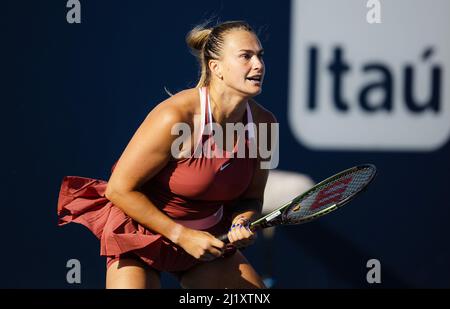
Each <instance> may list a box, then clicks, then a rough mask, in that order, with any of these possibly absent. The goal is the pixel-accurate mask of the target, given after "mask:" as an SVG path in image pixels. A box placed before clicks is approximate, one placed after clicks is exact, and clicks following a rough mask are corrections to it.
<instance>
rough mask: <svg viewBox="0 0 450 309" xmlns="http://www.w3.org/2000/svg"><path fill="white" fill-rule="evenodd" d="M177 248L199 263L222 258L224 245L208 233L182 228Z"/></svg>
mask: <svg viewBox="0 0 450 309" xmlns="http://www.w3.org/2000/svg"><path fill="white" fill-rule="evenodd" d="M176 244H177V245H178V246H180V247H181V248H183V249H184V250H185V251H186V252H187V253H189V254H190V255H192V256H193V257H194V258H196V259H198V260H200V261H205V262H206V261H212V260H214V259H216V258H218V257H220V256H222V254H223V251H224V250H225V243H224V242H223V241H220V240H219V239H217V238H216V237H214V236H213V235H211V234H210V233H208V232H203V231H197V230H193V229H190V228H186V227H183V229H182V231H181V232H180V235H179V238H178V241H177V243H176Z"/></svg>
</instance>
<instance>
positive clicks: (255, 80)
mask: <svg viewBox="0 0 450 309" xmlns="http://www.w3.org/2000/svg"><path fill="white" fill-rule="evenodd" d="M246 79H247V80H249V81H251V82H252V83H253V84H259V83H261V81H262V76H261V75H255V76H249V77H247V78H246Z"/></svg>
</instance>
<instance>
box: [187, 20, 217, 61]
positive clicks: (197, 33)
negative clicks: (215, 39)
mask: <svg viewBox="0 0 450 309" xmlns="http://www.w3.org/2000/svg"><path fill="white" fill-rule="evenodd" d="M211 32H212V28H204V27H203V26H197V27H195V28H194V29H192V30H191V31H190V32H189V33H188V34H187V35H186V43H187V45H188V46H189V48H190V49H191V50H192V51H193V52H195V54H198V53H199V52H200V51H201V50H202V49H203V47H204V46H205V43H206V41H207V40H208V36H209V34H210V33H211Z"/></svg>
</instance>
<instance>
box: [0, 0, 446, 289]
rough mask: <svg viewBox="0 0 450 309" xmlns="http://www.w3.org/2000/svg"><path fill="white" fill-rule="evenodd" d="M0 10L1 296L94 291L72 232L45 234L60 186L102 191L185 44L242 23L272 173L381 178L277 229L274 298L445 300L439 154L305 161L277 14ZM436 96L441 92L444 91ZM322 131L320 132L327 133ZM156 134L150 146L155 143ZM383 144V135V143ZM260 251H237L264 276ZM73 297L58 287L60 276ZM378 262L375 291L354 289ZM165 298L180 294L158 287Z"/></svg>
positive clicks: (86, 251)
mask: <svg viewBox="0 0 450 309" xmlns="http://www.w3.org/2000/svg"><path fill="white" fill-rule="evenodd" d="M81 4H82V7H81V8H82V17H81V18H82V23H81V24H68V23H67V22H66V12H67V10H68V9H67V8H66V1H63V0H61V1H6V2H2V8H1V10H0V14H1V18H0V23H1V29H2V31H1V33H2V35H1V38H2V43H1V51H0V53H1V58H0V59H1V92H0V102H1V108H2V116H3V117H2V121H1V125H2V133H3V134H2V139H3V142H4V144H5V145H6V147H5V148H3V151H2V162H3V175H4V177H3V179H2V186H1V187H2V197H3V200H2V217H3V220H2V227H3V235H2V236H3V237H2V242H1V243H2V245H1V248H2V250H1V254H0V259H1V260H0V261H1V264H0V265H1V274H2V275H1V277H2V280H0V287H2V288H103V287H104V280H105V259H104V258H103V257H100V256H99V244H98V241H97V240H96V238H95V237H94V236H93V235H92V234H91V233H90V232H89V231H88V230H87V229H85V228H84V227H82V226H81V225H76V224H72V225H67V226H64V227H57V226H56V204H57V196H58V191H59V185H60V182H61V180H62V178H63V176H65V175H79V176H86V177H92V178H99V179H108V177H109V172H110V168H111V166H112V164H113V163H114V162H115V160H116V159H117V158H118V157H119V155H120V154H121V152H122V151H123V148H124V147H125V146H126V144H127V142H128V140H129V139H130V138H131V136H132V134H133V133H134V131H135V130H136V129H137V127H138V126H139V124H140V123H141V122H142V120H143V119H144V118H145V116H146V115H147V113H148V112H149V111H150V110H151V109H152V107H153V106H155V105H156V104H157V103H159V102H160V101H162V100H164V99H165V98H166V97H167V95H166V93H165V92H164V87H167V88H168V89H170V90H171V91H172V92H177V91H180V90H182V89H185V88H190V87H193V86H195V84H196V81H197V63H196V61H195V59H194V57H193V56H192V55H190V53H189V51H188V48H187V46H186V44H185V41H184V38H185V35H186V33H187V32H188V31H189V30H190V29H191V28H192V27H193V26H195V25H196V24H198V23H200V22H202V21H204V20H205V19H206V18H209V17H211V16H216V17H219V19H220V20H221V21H225V20H235V19H245V20H246V21H248V22H249V23H250V24H251V25H252V26H253V27H254V28H255V29H256V30H257V31H259V33H260V39H261V42H262V44H263V46H264V48H265V51H266V52H265V63H266V67H267V74H266V78H265V82H264V91H263V93H262V94H261V95H260V96H258V97H257V98H256V99H257V100H258V102H260V103H261V104H262V105H264V106H265V107H266V108H268V109H269V110H271V111H272V112H273V113H274V114H275V115H276V117H277V118H278V121H279V123H280V164H279V168H280V169H286V170H292V171H298V172H301V173H304V174H307V175H309V176H310V177H312V178H313V179H314V180H315V181H320V180H322V179H323V178H326V177H328V176H330V175H331V174H333V173H335V172H338V171H340V170H342V169H344V168H348V167H351V166H354V165H356V164H359V163H366V162H370V163H374V164H375V165H376V166H377V167H378V170H379V174H378V176H377V178H376V180H375V182H374V183H373V185H372V186H371V187H370V189H369V190H368V191H367V192H366V193H365V194H364V195H362V196H361V197H359V198H358V199H357V200H355V202H354V203H352V204H351V206H349V207H346V208H345V209H342V210H341V211H338V212H336V213H334V214H332V215H329V216H326V217H324V218H322V219H320V220H318V221H315V222H312V223H309V224H306V225H302V226H289V227H282V228H279V229H277V232H276V234H275V239H274V243H273V244H272V245H273V247H272V249H271V252H272V253H273V256H274V259H275V261H276V263H275V265H274V269H273V271H274V273H275V279H276V285H275V287H277V288H352V287H370V288H372V287H449V286H450V279H449V278H450V263H449V261H450V245H449V242H448V235H449V232H450V228H449V224H448V221H449V220H448V219H449V218H450V211H449V207H448V206H449V202H448V201H447V198H446V196H447V192H448V184H449V182H448V175H449V172H450V169H449V167H450V163H449V160H448V159H449V155H450V148H449V145H448V143H447V144H446V145H445V146H444V147H442V148H441V149H439V150H437V151H434V152H428V153H414V152H347V151H340V152H329V151H320V152H319V151H311V150H309V149H307V148H305V147H304V146H302V145H301V144H300V143H299V142H297V141H296V140H295V139H294V137H293V135H292V133H291V130H290V127H289V125H288V121H287V103H288V98H287V94H288V73H289V63H288V59H289V47H290V46H289V31H290V28H289V27H290V2H289V1H259V0H258V1H257V0H254V1H253V0H252V1H237V0H232V1H189V2H182V1H179V2H175V1H144V0H141V1H99V0H96V1H81ZM443 85H444V87H448V82H447V83H444V84H443ZM330 129H332V128H330ZM155 134H157V133H155ZM387 134H389V132H387ZM266 245H267V243H266V242H265V241H264V240H263V239H262V237H259V238H258V241H257V243H256V244H255V245H254V246H253V247H250V248H248V249H246V250H245V255H246V256H247V257H248V259H249V260H250V261H251V262H252V263H253V265H254V266H255V268H256V269H257V270H258V271H259V272H260V273H264V272H265V270H266V267H267V266H266V264H265V263H266V260H265V257H266V255H265V252H266V251H265V250H266V247H265V246H266ZM72 258H76V259H78V260H80V262H81V265H82V283H81V284H72V285H71V284H68V283H67V282H66V279H65V278H66V272H67V271H68V269H67V268H66V262H67V261H68V260H69V259H72ZM371 258H376V259H378V260H379V261H380V262H381V273H382V283H381V284H379V285H376V284H373V285H370V284H368V283H367V282H366V273H367V271H368V268H367V267H366V262H367V261H368V260H369V259H371ZM163 285H164V286H165V287H175V288H176V287H178V285H177V283H176V281H175V280H174V279H173V278H171V277H169V276H164V277H163Z"/></svg>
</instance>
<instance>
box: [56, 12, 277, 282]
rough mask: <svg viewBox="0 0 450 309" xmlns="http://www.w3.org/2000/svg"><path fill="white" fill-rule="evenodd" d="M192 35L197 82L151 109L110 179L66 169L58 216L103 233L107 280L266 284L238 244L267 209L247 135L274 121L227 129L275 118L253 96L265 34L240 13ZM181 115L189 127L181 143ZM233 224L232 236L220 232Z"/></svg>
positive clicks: (247, 239)
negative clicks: (166, 276) (169, 277)
mask: <svg viewBox="0 0 450 309" xmlns="http://www.w3.org/2000/svg"><path fill="white" fill-rule="evenodd" d="M186 41H187V44H188V46H189V47H190V48H191V49H192V51H193V52H194V53H195V54H196V56H197V57H198V60H199V62H200V66H201V77H200V80H199V82H198V85H197V86H196V88H193V89H188V90H184V91H181V92H179V93H177V94H175V95H173V96H171V97H170V98H168V99H167V100H165V101H163V102H161V103H160V104H158V105H157V106H156V107H155V108H154V109H153V110H152V111H151V112H150V113H149V114H148V116H147V117H146V118H145V120H144V121H143V123H142V124H141V125H140V127H139V128H138V129H137V131H136V132H135V134H134V136H133V137H132V139H131V140H130V142H129V143H128V145H127V147H126V148H125V150H124V152H123V153H122V155H121V156H120V158H119V160H118V161H117V162H116V164H115V165H114V167H113V170H112V174H111V177H110V179H109V181H108V182H105V181H102V180H96V179H91V178H83V177H77V176H67V177H65V178H64V180H63V183H62V185H61V191H60V195H59V201H58V215H59V224H60V225H63V224H66V223H68V222H77V223H81V224H83V225H85V226H87V227H88V228H89V229H90V230H91V231H92V232H93V233H94V234H95V235H96V236H97V237H98V238H99V239H100V240H101V255H103V256H106V257H107V275H106V288H158V287H160V272H161V271H167V272H170V273H172V274H175V275H176V276H177V278H178V279H179V282H180V285H181V286H182V287H184V288H264V284H263V282H262V280H261V278H260V276H259V275H258V274H257V273H256V271H255V270H254V268H253V267H252V266H251V265H250V264H249V262H248V260H247V259H246V258H245V257H244V256H243V254H242V253H241V252H240V250H239V248H241V247H246V246H248V245H250V244H252V243H253V242H254V240H255V236H256V235H255V234H254V233H252V232H251V231H250V230H249V229H248V225H247V223H248V222H249V221H250V220H252V219H254V218H255V217H257V216H259V215H260V212H261V209H262V203H263V193H264V188H265V184H266V180H267V176H268V170H266V169H262V168H261V165H260V163H261V161H262V158H261V156H260V155H259V153H260V152H259V151H258V155H257V157H251V156H249V155H248V153H249V152H250V151H249V145H251V144H252V143H256V145H260V144H261V140H259V139H260V138H267V139H269V137H270V131H269V133H268V134H266V137H261V136H259V135H261V134H257V133H256V132H255V130H251V129H249V130H246V131H245V134H244V136H240V135H239V134H237V132H234V134H231V135H234V136H231V135H228V136H227V134H226V133H225V131H226V130H225V127H226V125H227V124H243V125H246V124H251V123H254V124H255V125H256V127H258V124H261V123H266V124H271V123H275V122H276V119H275V117H274V116H273V115H272V113H270V112H269V111H267V110H266V109H264V108H263V107H262V106H260V105H259V104H258V103H256V102H255V101H254V100H253V99H252V98H253V97H254V96H256V95H258V94H260V93H261V87H262V83H263V78H264V72H265V67H264V62H263V59H262V57H263V50H262V47H261V43H260V41H259V40H258V38H257V35H256V34H255V32H254V31H253V30H252V28H251V27H250V26H249V25H248V24H247V23H246V22H243V21H232V22H224V23H221V24H218V25H216V26H215V27H212V28H205V27H204V26H197V27H195V28H194V29H193V30H192V31H191V32H190V33H189V34H188V35H187V37H186ZM180 124H185V125H186V126H187V127H188V128H189V129H191V130H190V131H189V132H191V133H190V134H188V135H184V137H183V138H182V141H183V142H182V143H178V142H179V141H180V134H179V132H177V133H175V134H174V131H177V130H176V128H178V127H179V125H180ZM213 124H215V125H217V126H220V128H223V131H224V133H225V134H224V136H220V135H218V137H217V136H216V135H215V134H213V132H214V131H212V130H211V127H212V125H213ZM196 128H197V130H196ZM198 129H199V130H198ZM269 129H270V125H269ZM229 138H232V141H233V143H231V147H230V148H227V147H226V146H224V147H223V148H222V147H219V146H220V145H227V142H226V141H227V140H228V139H229ZM219 139H221V140H219ZM176 141H178V142H177V143H176ZM264 142H266V144H269V145H270V141H264ZM174 145H176V146H174ZM228 145H229V144H228ZM241 147H244V148H245V149H241ZM240 150H245V151H246V152H245V153H246V154H247V155H246V156H244V157H239V156H237V155H236V154H237V153H238V152H239V151H240ZM198 154H200V155H198ZM226 232H228V238H229V240H230V245H225V244H224V243H223V242H222V241H220V240H218V239H217V238H216V237H215V236H218V235H221V234H223V233H226Z"/></svg>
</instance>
